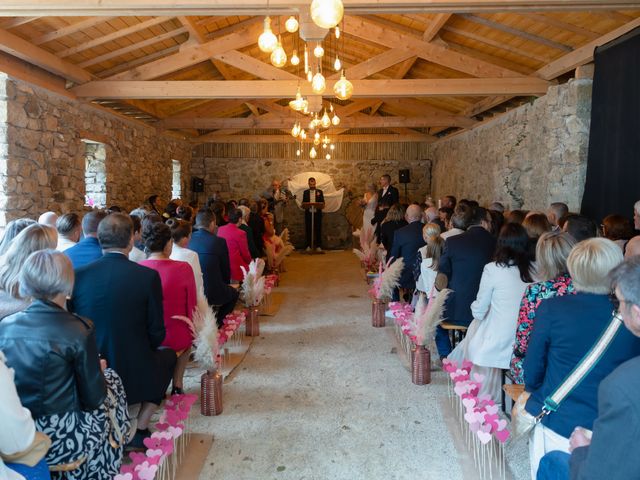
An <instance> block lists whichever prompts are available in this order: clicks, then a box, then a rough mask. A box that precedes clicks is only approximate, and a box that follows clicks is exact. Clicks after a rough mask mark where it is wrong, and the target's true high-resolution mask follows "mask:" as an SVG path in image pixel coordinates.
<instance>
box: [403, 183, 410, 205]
mask: <svg viewBox="0 0 640 480" xmlns="http://www.w3.org/2000/svg"><path fill="white" fill-rule="evenodd" d="M404 203H409V197H408V195H407V184H406V183H405V184H404Z"/></svg>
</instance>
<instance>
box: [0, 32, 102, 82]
mask: <svg viewBox="0 0 640 480" xmlns="http://www.w3.org/2000/svg"><path fill="white" fill-rule="evenodd" d="M0 51H3V52H5V53H8V54H10V55H13V56H14V57H18V58H19V59H21V60H24V61H25V62H28V63H31V64H33V65H36V66H38V67H40V68H43V69H44V70H47V71H48V72H51V73H54V74H55V75H59V76H61V77H63V78H66V79H68V80H72V81H73V82H76V83H84V82H89V81H91V80H92V79H93V76H92V75H91V74H90V73H89V72H87V71H86V70H83V69H82V68H80V67H78V66H76V65H73V64H72V63H69V62H67V61H66V60H62V59H61V58H58V57H56V56H55V55H53V54H52V53H49V52H47V51H46V50H44V49H42V48H40V47H38V46H36V45H33V44H32V43H30V42H28V41H26V40H24V39H22V38H20V37H18V36H17V35H14V34H13V33H10V32H8V31H6V30H2V29H0Z"/></svg>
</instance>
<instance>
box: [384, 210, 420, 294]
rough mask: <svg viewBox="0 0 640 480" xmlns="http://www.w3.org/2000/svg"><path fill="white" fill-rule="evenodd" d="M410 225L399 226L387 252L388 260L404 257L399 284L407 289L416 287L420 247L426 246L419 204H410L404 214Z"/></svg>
mask: <svg viewBox="0 0 640 480" xmlns="http://www.w3.org/2000/svg"><path fill="white" fill-rule="evenodd" d="M404 218H405V220H406V221H407V223H408V225H405V226H404V227H402V228H399V229H398V230H396V231H395V233H394V234H393V243H392V247H391V252H389V254H387V260H390V259H391V258H393V261H395V260H397V259H398V258H402V261H403V262H404V266H403V268H402V274H401V275H400V283H399V286H400V288H402V289H405V290H412V289H414V288H416V279H415V277H414V274H413V272H414V269H415V266H416V262H417V261H418V258H419V255H420V254H419V253H418V249H420V248H422V247H424V245H425V242H424V238H423V236H422V227H423V225H422V222H421V220H422V210H421V209H420V206H419V205H415V204H413V205H409V207H408V208H407V211H406V212H405V214H404Z"/></svg>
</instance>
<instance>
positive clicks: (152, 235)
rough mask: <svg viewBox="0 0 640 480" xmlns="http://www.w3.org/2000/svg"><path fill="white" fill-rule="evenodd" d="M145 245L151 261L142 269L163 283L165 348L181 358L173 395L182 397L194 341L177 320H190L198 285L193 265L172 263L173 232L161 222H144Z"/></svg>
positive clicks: (185, 326)
mask: <svg viewBox="0 0 640 480" xmlns="http://www.w3.org/2000/svg"><path fill="white" fill-rule="evenodd" d="M142 241H143V242H144V246H145V248H146V250H147V251H148V252H149V258H148V259H147V260H143V261H142V262H140V265H144V266H145V267H148V268H152V269H153V270H155V271H157V272H158V274H159V275H160V280H161V281H162V307H163V310H164V326H165V330H166V332H167V333H166V335H165V337H164V341H163V342H162V346H164V347H168V348H171V349H172V350H174V351H175V352H176V355H178V362H177V363H176V369H175V371H174V373H173V389H172V391H171V393H172V394H175V393H178V394H180V393H183V384H182V377H183V376H184V371H185V370H186V368H187V363H189V353H190V351H191V344H192V342H193V337H192V335H191V328H190V326H189V325H188V324H187V322H186V321H185V320H183V319H180V318H178V317H186V318H188V319H191V318H192V317H193V311H194V309H195V307H196V303H197V300H196V298H197V292H196V282H195V279H194V276H193V270H192V269H191V265H189V264H188V263H186V262H179V261H175V260H171V259H170V258H169V256H170V255H171V249H172V248H173V240H172V239H171V229H170V228H169V226H167V225H165V224H164V223H162V222H153V221H145V222H144V223H143V226H142Z"/></svg>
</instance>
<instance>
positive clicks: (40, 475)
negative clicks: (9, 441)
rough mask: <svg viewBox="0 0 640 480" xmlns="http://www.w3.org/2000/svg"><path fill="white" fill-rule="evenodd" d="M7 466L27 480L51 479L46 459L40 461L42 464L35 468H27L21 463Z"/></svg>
mask: <svg viewBox="0 0 640 480" xmlns="http://www.w3.org/2000/svg"><path fill="white" fill-rule="evenodd" d="M6 466H7V467H9V469H10V470H13V471H14V472H17V473H19V474H20V475H22V476H23V477H24V478H26V479H27V480H49V479H50V478H51V475H49V467H48V466H47V462H45V461H44V459H42V460H40V462H38V463H37V464H36V465H34V466H33V467H27V466H26V465H22V464H20V463H7V464H6Z"/></svg>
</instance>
